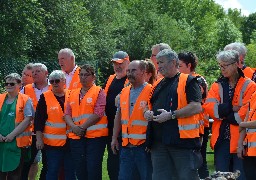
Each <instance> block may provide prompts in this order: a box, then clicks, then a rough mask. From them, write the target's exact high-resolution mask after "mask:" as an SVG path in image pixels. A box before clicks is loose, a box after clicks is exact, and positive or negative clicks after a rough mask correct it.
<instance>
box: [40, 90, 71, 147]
mask: <svg viewBox="0 0 256 180" xmlns="http://www.w3.org/2000/svg"><path fill="white" fill-rule="evenodd" d="M43 94H44V97H45V102H46V106H47V115H48V119H47V120H46V122H45V127H44V132H43V134H44V137H43V140H44V144H47V145H49V146H64V145H65V144H66V139H67V135H66V129H67V128H66V122H65V121H64V120H63V115H64V113H63V110H62V108H61V106H60V104H59V102H58V100H57V99H56V97H55V96H54V94H53V92H52V91H51V90H48V91H46V92H44V93H43ZM65 98H66V96H65Z"/></svg>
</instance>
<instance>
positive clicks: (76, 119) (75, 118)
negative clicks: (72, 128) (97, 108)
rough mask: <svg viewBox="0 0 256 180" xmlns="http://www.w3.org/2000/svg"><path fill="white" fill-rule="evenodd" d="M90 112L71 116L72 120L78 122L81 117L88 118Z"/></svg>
mask: <svg viewBox="0 0 256 180" xmlns="http://www.w3.org/2000/svg"><path fill="white" fill-rule="evenodd" d="M91 115H92V114H82V115H81V116H78V117H73V118H72V119H73V122H78V121H80V120H81V119H85V118H89V117H90V116H91Z"/></svg>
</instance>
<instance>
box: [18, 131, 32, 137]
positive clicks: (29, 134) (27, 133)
mask: <svg viewBox="0 0 256 180" xmlns="http://www.w3.org/2000/svg"><path fill="white" fill-rule="evenodd" d="M31 135H32V132H30V131H29V132H28V131H26V132H22V133H20V134H19V135H18V136H16V137H17V138H20V137H24V136H31Z"/></svg>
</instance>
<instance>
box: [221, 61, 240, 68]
mask: <svg viewBox="0 0 256 180" xmlns="http://www.w3.org/2000/svg"><path fill="white" fill-rule="evenodd" d="M235 63H236V62H233V63H230V64H223V65H220V64H219V66H220V68H222V69H226V68H227V67H228V66H230V65H232V64H235Z"/></svg>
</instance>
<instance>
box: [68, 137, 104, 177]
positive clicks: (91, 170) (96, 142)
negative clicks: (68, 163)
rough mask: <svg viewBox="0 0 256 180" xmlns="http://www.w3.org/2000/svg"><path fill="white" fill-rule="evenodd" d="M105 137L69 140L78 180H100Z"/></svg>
mask: <svg viewBox="0 0 256 180" xmlns="http://www.w3.org/2000/svg"><path fill="white" fill-rule="evenodd" d="M106 142H107V137H99V138H81V139H70V150H71V155H72V160H73V165H74V168H75V174H76V178H77V179H78V180H101V179H102V161H103V155H104V151H105V147H106Z"/></svg>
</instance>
